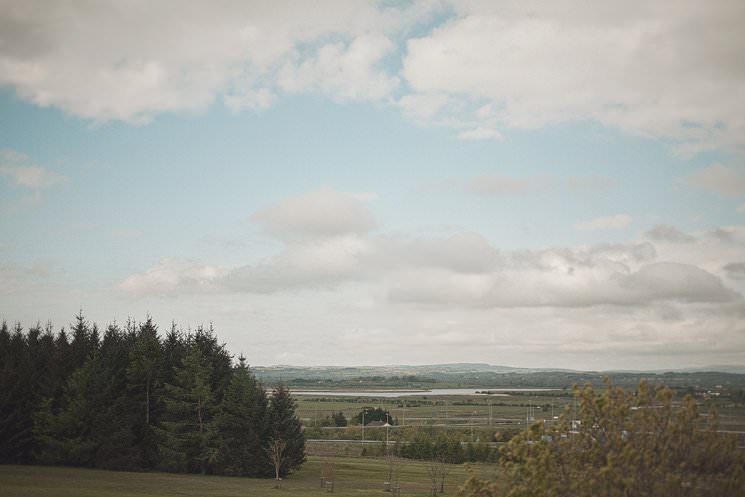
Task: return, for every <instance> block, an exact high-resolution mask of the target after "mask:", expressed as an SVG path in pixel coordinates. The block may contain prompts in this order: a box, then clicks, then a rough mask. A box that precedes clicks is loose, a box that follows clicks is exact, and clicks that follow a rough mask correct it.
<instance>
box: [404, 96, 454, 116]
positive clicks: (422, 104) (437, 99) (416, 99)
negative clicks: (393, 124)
mask: <svg viewBox="0 0 745 497" xmlns="http://www.w3.org/2000/svg"><path fill="white" fill-rule="evenodd" d="M448 101H449V98H448V97H447V96H446V95H443V94H441V93H428V94H415V95H404V96H403V97H401V98H400V99H399V101H398V106H399V107H401V109H402V110H403V111H404V114H405V115H406V116H408V117H410V118H412V119H417V120H418V119H432V118H434V117H435V116H436V115H437V113H439V112H440V110H442V109H443V108H445V107H446V106H447V104H448Z"/></svg>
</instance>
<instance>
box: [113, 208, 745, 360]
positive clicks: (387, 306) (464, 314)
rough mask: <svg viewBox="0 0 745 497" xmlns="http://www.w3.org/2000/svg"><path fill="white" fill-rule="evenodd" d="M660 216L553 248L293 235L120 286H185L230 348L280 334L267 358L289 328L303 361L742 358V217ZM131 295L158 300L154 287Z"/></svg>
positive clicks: (267, 344) (177, 291)
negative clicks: (273, 248)
mask: <svg viewBox="0 0 745 497" xmlns="http://www.w3.org/2000/svg"><path fill="white" fill-rule="evenodd" d="M339 195H343V194H339ZM666 228H671V227H666ZM651 231H654V229H653V230H651ZM654 232H655V233H656V234H657V235H659V236H656V237H650V238H649V240H650V241H641V242H629V243H622V244H600V245H593V246H589V247H563V248H561V247H555V248H550V249H543V250H502V249H500V248H498V247H497V246H495V245H494V244H493V243H492V242H491V241H489V240H488V239H486V238H485V237H483V236H482V235H480V234H478V233H458V234H456V235H454V236H450V237H444V238H437V237H435V238H430V237H421V238H413V239H412V238H407V237H402V236H381V235H373V234H370V233H343V234H339V233H336V234H333V235H324V236H317V235H314V236H311V237H307V236H304V237H299V238H297V237H296V238H286V237H285V238H283V239H282V240H283V241H285V242H286V243H285V244H284V245H283V247H282V249H281V250H280V251H279V252H278V253H277V254H276V255H274V256H271V257H268V258H266V259H264V260H261V261H259V262H255V263H251V264H244V265H239V266H235V267H219V266H214V265H209V264H204V263H199V262H195V261H184V260H164V261H161V263H160V264H158V265H157V266H156V267H154V268H152V269H151V270H148V271H144V272H142V273H139V274H137V275H133V276H131V277H130V278H128V279H127V280H125V282H123V283H122V284H121V285H120V288H121V289H122V290H126V291H128V293H131V294H133V295H143V296H153V295H166V296H178V297H179V298H178V299H158V300H157V302H161V303H162V302H165V303H166V304H164V305H168V306H169V307H168V308H169V309H170V308H171V307H172V306H175V305H177V303H178V302H181V304H180V306H181V309H182V311H183V312H181V311H179V312H177V313H176V315H184V314H186V315H190V314H192V315H193V314H194V311H193V309H194V308H198V309H199V310H200V312H201V314H204V313H207V315H209V316H210V317H212V316H215V318H216V324H217V325H218V329H219V330H221V331H222V330H223V329H225V328H226V327H227V328H231V327H232V328H235V330H240V331H235V332H234V336H233V337H232V339H231V338H229V339H230V340H231V348H233V349H234V350H241V347H240V345H241V344H244V346H245V347H246V349H245V350H251V349H252V346H255V341H251V342H249V341H248V339H244V338H243V337H246V336H251V337H254V338H252V340H254V339H255V337H256V336H262V337H267V336H270V338H266V339H262V340H263V341H262V342H261V343H262V348H261V350H262V354H261V356H260V357H258V363H264V362H265V361H266V359H265V358H266V357H275V356H276V355H277V354H281V353H282V352H283V351H284V350H285V348H286V346H285V345H284V344H286V343H287V341H288V340H294V343H297V344H298V347H301V348H302V350H303V351H307V352H304V353H305V354H306V357H305V358H297V359H296V360H297V361H298V362H305V363H308V362H309V361H310V363H324V362H325V363H327V364H329V363H339V362H344V361H345V359H340V357H341V358H343V357H346V356H347V355H348V353H349V352H350V351H354V358H353V359H350V360H349V361H350V362H354V363H357V364H359V363H361V362H366V363H370V362H372V363H379V362H381V361H382V362H384V363H403V362H409V363H411V362H421V363H432V362H437V361H440V360H441V361H458V360H470V361H473V360H484V361H487V362H493V363H500V362H501V363H507V364H520V365H533V366H538V365H543V366H545V365H547V364H550V365H553V366H577V365H578V364H582V365H583V367H594V368H599V369H607V368H611V367H625V368H628V367H646V366H645V365H647V364H649V361H655V364H656V365H659V367H667V366H668V365H669V366H678V367H679V366H680V365H682V364H689V365H690V364H693V363H695V364H697V365H705V364H706V363H714V364H716V363H720V364H724V363H727V362H732V361H735V362H736V361H737V360H740V359H743V358H745V328H743V324H742V323H743V322H745V321H744V320H745V305H744V304H743V302H744V301H743V297H742V293H743V292H745V278H743V274H745V273H743V258H742V254H743V248H744V247H745V227H742V226H725V227H720V228H717V229H712V230H708V231H705V232H699V233H684V232H681V231H679V230H675V231H673V232H672V236H670V234H671V232H670V230H668V229H663V230H657V231H654ZM681 237H682V238H683V239H685V240H686V243H681V240H680V238H681ZM689 237H690V238H691V239H692V240H688V238H689ZM246 294H249V295H250V297H247V295H246ZM137 302H144V303H146V304H147V305H148V309H150V310H152V309H151V307H149V306H150V305H152V302H153V300H152V299H147V300H145V299H140V300H136V299H135V300H132V301H131V303H132V305H135V304H136V303H137ZM143 305H144V304H143ZM236 309H247V310H240V311H237V310H236ZM187 311H188V312H187ZM143 312H144V311H143ZM246 313H249V314H250V319H246ZM166 315H169V314H168V313H166ZM226 320H227V321H226ZM301 328H302V329H304V330H308V334H307V336H308V337H309V338H308V339H307V340H306V341H303V340H305V338H303V337H299V336H298V335H297V330H298V329H301ZM267 330H271V333H270V334H269V335H267ZM221 336H223V335H222V333H221ZM228 336H229V335H228ZM311 337H312V338H311ZM298 340H300V342H298ZM318 343H323V344H325V345H324V346H323V347H318V346H316V344H318ZM234 344H237V345H234ZM423 345H426V347H423ZM557 353H560V354H557ZM380 357H385V360H381V359H380ZM551 358H553V359H551ZM274 360H278V359H277V358H276V357H275V359H274ZM535 361H539V363H536V362H535ZM551 361H556V362H551ZM692 361H693V362H692ZM253 362H254V363H257V360H256V359H254V361H253Z"/></svg>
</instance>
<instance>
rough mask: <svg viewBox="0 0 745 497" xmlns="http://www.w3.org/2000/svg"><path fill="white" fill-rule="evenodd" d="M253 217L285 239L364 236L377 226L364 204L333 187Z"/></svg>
mask: <svg viewBox="0 0 745 497" xmlns="http://www.w3.org/2000/svg"><path fill="white" fill-rule="evenodd" d="M251 218H252V219H253V220H254V221H256V222H257V223H259V224H260V225H261V226H262V227H263V228H264V230H265V231H266V232H267V233H269V234H270V235H272V236H274V237H277V238H279V239H281V240H298V239H306V238H325V237H334V236H340V235H347V234H364V233H367V232H369V231H370V230H372V229H373V228H374V227H375V221H374V220H373V217H372V214H371V213H370V211H369V209H368V208H367V206H365V204H364V203H363V202H362V201H360V200H358V199H357V198H355V197H354V196H353V195H350V194H346V193H340V192H337V191H335V190H333V189H331V188H321V189H320V190H316V191H313V192H310V193H306V194H304V195H300V196H298V197H294V198H288V199H285V200H282V201H281V202H279V203H278V204H277V205H275V206H273V207H268V208H266V209H262V210H260V211H258V212H256V213H254V214H253V215H252V216H251Z"/></svg>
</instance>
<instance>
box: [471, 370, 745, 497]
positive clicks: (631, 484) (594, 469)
mask: <svg viewBox="0 0 745 497" xmlns="http://www.w3.org/2000/svg"><path fill="white" fill-rule="evenodd" d="M576 395H577V400H578V403H579V407H578V409H577V410H576V411H573V412H565V413H564V414H563V415H562V416H561V418H560V420H559V422H558V423H556V424H554V425H545V426H542V425H539V424H535V425H533V426H532V427H531V428H530V429H529V430H526V431H525V432H523V433H522V434H520V435H518V436H516V437H514V438H513V439H512V440H511V441H510V443H509V444H508V445H507V447H506V449H505V451H504V454H503V459H502V460H501V463H502V466H503V468H504V475H503V478H502V479H501V480H499V481H485V480H480V479H478V478H476V477H475V476H473V475H472V477H471V478H470V479H469V480H468V482H467V483H466V486H465V489H464V495H469V496H478V497H489V496H497V495H500V496H502V495H504V496H507V497H543V496H546V497H549V496H550V497H563V496H566V497H569V496H571V497H591V496H599V495H602V496H608V497H615V496H618V497H622V496H640V497H643V496H649V497H666V496H691V497H693V496H701V497H703V496H711V497H715V496H728V495H745V457H744V454H743V452H742V451H738V450H737V449H736V447H735V439H734V438H732V437H730V436H728V435H727V434H723V433H718V432H717V418H716V416H715V415H709V416H702V415H700V413H699V412H698V406H697V404H696V402H695V401H694V400H693V399H692V398H691V397H686V398H684V399H683V400H682V401H681V402H680V403H674V402H673V394H672V391H671V390H669V389H668V388H658V389H657V390H656V391H655V392H652V391H651V389H650V387H649V385H648V384H647V383H646V382H642V383H640V385H639V387H638V389H637V390H636V391H635V392H630V391H626V390H623V389H621V388H618V387H614V386H612V385H610V384H609V385H608V386H607V389H606V391H605V392H604V393H602V394H598V393H596V392H595V391H594V390H593V389H592V387H590V386H587V387H585V388H583V389H578V390H577V391H576Z"/></svg>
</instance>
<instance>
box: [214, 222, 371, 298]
mask: <svg viewBox="0 0 745 497" xmlns="http://www.w3.org/2000/svg"><path fill="white" fill-rule="evenodd" d="M370 250H371V247H370V244H369V242H368V241H367V240H365V239H362V238H359V237H356V236H338V237H327V238H324V239H320V240H306V241H302V242H300V243H293V244H291V245H290V246H289V247H288V248H287V249H286V250H285V251H284V252H283V253H281V254H279V255H277V256H275V257H271V258H269V259H266V260H264V261H261V262H259V263H257V264H248V265H245V266H241V267H237V268H234V269H232V270H230V271H229V272H227V273H226V274H225V275H224V276H223V277H222V278H221V280H220V284H221V285H223V286H224V287H226V288H228V289H231V290H236V291H241V292H249V293H275V292H282V291H288V290H298V289H324V288H334V287H337V286H338V285H339V284H341V283H344V282H347V281H354V280H357V279H361V278H364V277H365V276H366V274H367V271H368V269H367V265H366V264H365V260H366V258H367V257H368V256H369V255H370Z"/></svg>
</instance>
